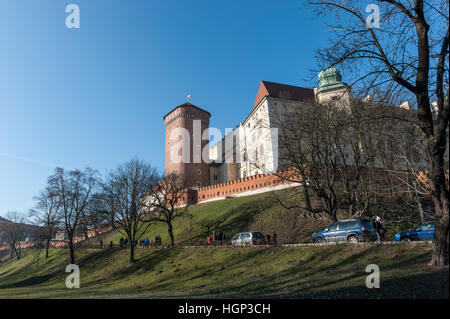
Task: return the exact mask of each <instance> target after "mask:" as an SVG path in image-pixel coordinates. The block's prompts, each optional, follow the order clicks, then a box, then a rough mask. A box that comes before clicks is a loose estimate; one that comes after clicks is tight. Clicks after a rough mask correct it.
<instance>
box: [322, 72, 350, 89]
mask: <svg viewBox="0 0 450 319" xmlns="http://www.w3.org/2000/svg"><path fill="white" fill-rule="evenodd" d="M318 78H319V89H318V90H317V92H321V91H328V90H335V89H339V88H345V87H347V86H348V85H347V83H344V82H342V76H341V73H340V72H339V70H338V69H336V68H328V69H326V70H323V71H321V72H320V73H319V75H318Z"/></svg>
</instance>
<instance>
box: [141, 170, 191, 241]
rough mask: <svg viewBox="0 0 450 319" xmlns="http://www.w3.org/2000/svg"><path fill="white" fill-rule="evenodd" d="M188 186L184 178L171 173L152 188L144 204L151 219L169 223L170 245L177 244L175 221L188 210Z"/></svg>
mask: <svg viewBox="0 0 450 319" xmlns="http://www.w3.org/2000/svg"><path fill="white" fill-rule="evenodd" d="M187 202H188V200H187V188H186V184H185V183H184V181H183V179H182V178H181V177H180V176H179V175H177V174H176V173H173V172H172V173H169V174H168V175H166V176H163V177H161V178H160V181H159V182H158V183H157V184H156V185H155V186H154V187H152V188H150V189H149V190H148V192H147V194H146V196H145V200H144V201H143V205H144V207H145V208H146V210H147V212H149V214H150V218H149V221H150V222H152V221H157V222H162V223H165V224H167V231H168V234H169V238H170V247H173V246H174V245H175V238H174V235H173V221H174V220H175V219H177V218H179V217H181V216H183V214H184V213H185V212H186V209H187Z"/></svg>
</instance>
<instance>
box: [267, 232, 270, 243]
mask: <svg viewBox="0 0 450 319" xmlns="http://www.w3.org/2000/svg"><path fill="white" fill-rule="evenodd" d="M266 238H267V244H268V245H270V234H267V235H266Z"/></svg>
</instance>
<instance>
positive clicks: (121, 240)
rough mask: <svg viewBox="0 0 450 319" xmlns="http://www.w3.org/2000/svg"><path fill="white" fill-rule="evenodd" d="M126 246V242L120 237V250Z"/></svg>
mask: <svg viewBox="0 0 450 319" xmlns="http://www.w3.org/2000/svg"><path fill="white" fill-rule="evenodd" d="M124 244H125V242H124V240H123V238H122V237H120V240H119V245H120V249H122V248H123V245H124Z"/></svg>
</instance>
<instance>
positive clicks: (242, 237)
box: [231, 232, 266, 246]
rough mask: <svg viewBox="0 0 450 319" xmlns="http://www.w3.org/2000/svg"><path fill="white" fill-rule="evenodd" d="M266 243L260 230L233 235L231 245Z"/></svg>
mask: <svg viewBox="0 0 450 319" xmlns="http://www.w3.org/2000/svg"><path fill="white" fill-rule="evenodd" d="M265 243H266V239H265V238H264V236H263V234H261V233H260V232H244V233H239V234H236V235H234V236H233V238H232V239H231V245H234V246H245V245H262V244H265Z"/></svg>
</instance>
